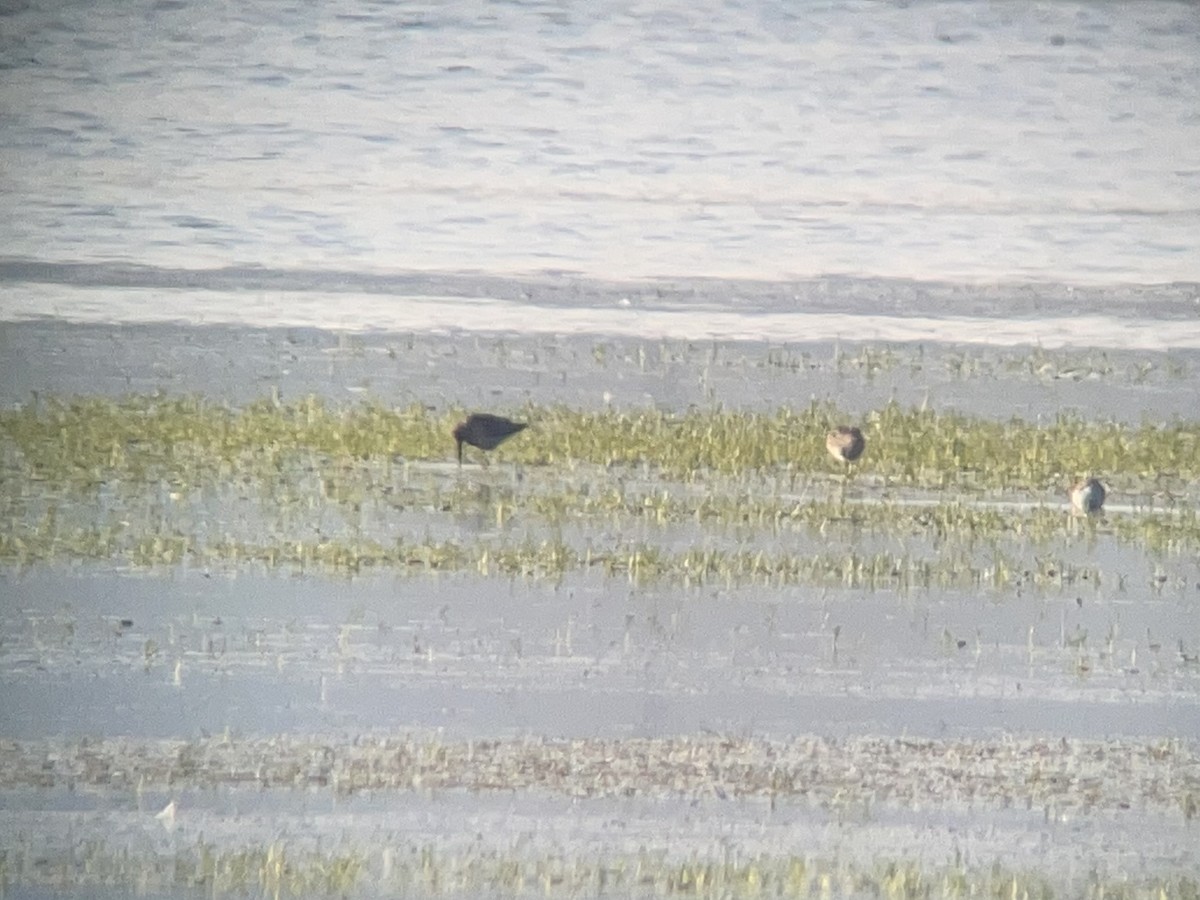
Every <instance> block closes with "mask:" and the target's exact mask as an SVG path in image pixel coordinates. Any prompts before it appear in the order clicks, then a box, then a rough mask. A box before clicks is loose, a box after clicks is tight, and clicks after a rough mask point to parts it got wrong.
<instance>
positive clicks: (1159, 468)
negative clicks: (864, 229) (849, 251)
mask: <svg viewBox="0 0 1200 900" xmlns="http://www.w3.org/2000/svg"><path fill="white" fill-rule="evenodd" d="M522 415H523V416H524V417H525V418H527V419H528V420H529V421H530V423H531V428H532V429H533V430H534V432H535V433H536V436H537V437H536V440H530V441H526V442H524V443H520V444H513V445H511V446H506V448H505V451H504V459H506V460H508V461H511V462H518V463H525V464H530V465H557V466H562V465H567V466H570V465H572V464H581V463H586V464H594V465H601V466H651V467H653V468H654V469H655V470H656V471H660V472H662V473H664V474H666V475H670V476H672V477H677V478H683V479H700V478H704V477H707V475H708V474H709V473H714V472H715V473H724V474H731V473H733V474H736V473H744V472H753V471H764V470H767V471H769V470H781V471H786V472H789V473H814V472H825V473H827V472H829V471H830V463H829V461H828V460H827V459H826V458H825V455H824V440H825V434H826V433H827V432H828V431H829V429H830V428H831V427H832V426H833V425H835V424H837V421H838V420H839V419H843V418H845V416H844V414H843V413H841V412H840V411H838V410H836V409H834V408H832V407H828V406H825V405H822V404H818V403H813V404H810V405H809V406H807V407H804V408H801V409H798V410H793V409H781V410H779V411H777V412H775V413H772V414H764V413H758V412H741V411H731V410H721V409H716V410H709V411H690V412H685V413H680V414H668V413H664V412H660V411H656V410H640V411H637V412H626V411H617V410H603V411H584V410H572V409H566V408H561V407H527V408H526V409H524V410H523V411H522ZM460 418H461V411H459V410H451V411H449V412H448V413H447V414H443V415H434V414H432V413H430V412H429V411H428V410H427V409H425V408H424V407H421V406H413V407H409V408H407V409H401V410H393V409H389V408H386V407H383V406H381V405H378V404H373V403H366V404H362V405H359V406H354V407H348V408H342V409H332V408H329V407H328V406H327V405H326V404H325V403H323V402H322V401H320V400H318V399H316V398H309V399H306V400H303V401H301V402H299V403H296V404H293V405H277V404H275V403H272V402H270V401H261V402H259V403H255V404H252V405H250V406H247V407H245V408H243V409H231V408H228V407H223V406H217V405H214V404H211V403H209V402H207V401H205V400H203V399H200V398H161V397H128V398H125V399H122V400H116V401H114V400H108V399H100V398H89V399H81V400H73V401H61V402H60V401H53V400H48V401H43V402H41V403H39V404H38V405H37V407H36V408H34V407H33V406H32V405H27V406H23V407H21V408H19V409H17V410H8V411H4V412H2V413H0V436H2V437H3V439H4V443H5V447H6V449H5V453H6V456H8V457H9V459H10V460H11V459H12V457H13V455H14V454H15V455H17V456H18V457H19V459H20V460H21V462H22V463H23V464H24V465H25V466H28V467H29V468H30V469H31V470H32V474H33V475H34V477H39V478H43V479H47V480H50V481H55V482H71V483H76V484H98V483H100V482H102V481H105V480H108V479H114V478H115V479H120V478H122V477H132V478H145V477H147V476H148V475H150V474H153V473H158V474H159V475H160V476H161V477H165V478H171V477H175V478H178V479H181V480H182V481H183V482H185V483H186V482H187V481H189V480H190V479H189V477H188V476H189V475H195V474H200V473H210V474H211V473H213V472H220V471H222V470H223V471H224V473H225V474H227V475H228V474H230V469H231V468H232V469H235V470H243V469H249V470H251V471H253V470H254V469H259V470H265V469H269V468H270V466H271V465H272V464H277V462H278V460H279V458H280V457H281V456H284V455H286V454H288V453H295V452H299V451H310V452H313V453H317V454H321V455H324V456H327V457H330V458H348V459H371V458H376V459H381V458H392V459H406V460H433V459H448V458H450V457H451V456H452V453H453V449H454V443H453V440H452V438H451V432H452V430H453V428H454V426H455V425H456V424H457V422H458V421H459V420H460ZM864 434H865V436H866V438H867V441H868V444H869V445H870V446H871V448H872V451H871V457H870V460H869V462H870V465H869V467H865V468H868V470H869V473H870V474H871V475H873V476H874V477H876V478H881V479H883V480H884V481H886V482H888V483H892V482H900V483H904V484H908V485H912V486H917V487H928V488H946V487H951V486H957V487H962V488H975V489H982V488H988V487H991V488H1014V487H1025V488H1037V489H1043V488H1047V487H1049V486H1051V485H1054V484H1055V483H1056V482H1057V481H1059V480H1062V479H1065V478H1067V477H1070V476H1071V475H1073V474H1074V473H1076V472H1082V471H1091V472H1097V473H1105V476H1106V477H1111V478H1114V479H1130V480H1133V479H1137V478H1148V479H1151V480H1159V479H1164V478H1176V479H1185V480H1195V479H1196V478H1197V477H1200V424H1196V423H1189V422H1176V423H1172V424H1170V425H1165V426H1151V425H1143V426H1140V427H1129V426H1125V425H1121V424H1118V423H1104V422H1099V423H1097V422H1085V421H1082V420H1079V419H1074V418H1070V417H1065V416H1064V417H1059V418H1058V419H1056V420H1055V421H1054V422H1052V423H1047V424H1038V423H1028V422H1023V421H1020V420H1012V421H1008V422H995V421H990V420H985V419H977V418H971V417H967V416H963V415H960V414H954V413H936V412H934V411H932V410H928V409H902V408H901V407H899V406H897V405H895V404H889V405H887V406H885V407H883V408H882V409H879V410H877V411H875V412H873V413H870V414H869V415H868V416H866V427H865V428H864Z"/></svg>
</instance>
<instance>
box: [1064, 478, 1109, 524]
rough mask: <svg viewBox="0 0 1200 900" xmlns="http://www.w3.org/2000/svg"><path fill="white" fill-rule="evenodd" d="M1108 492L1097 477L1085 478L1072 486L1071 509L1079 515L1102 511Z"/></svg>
mask: <svg viewBox="0 0 1200 900" xmlns="http://www.w3.org/2000/svg"><path fill="white" fill-rule="evenodd" d="M1107 493H1108V492H1107V491H1105V490H1104V485H1102V484H1101V483H1100V481H1099V480H1098V479H1096V478H1084V479H1083V480H1082V481H1079V482H1077V483H1076V484H1075V486H1074V487H1072V488H1071V511H1072V512H1073V513H1075V514H1076V515H1077V516H1088V515H1091V514H1092V513H1096V512H1100V507H1102V506H1103V505H1104V497H1105V495H1106V494H1107Z"/></svg>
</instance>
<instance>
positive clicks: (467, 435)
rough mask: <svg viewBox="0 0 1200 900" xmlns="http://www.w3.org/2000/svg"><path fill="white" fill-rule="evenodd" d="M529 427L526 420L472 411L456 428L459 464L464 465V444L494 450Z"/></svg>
mask: <svg viewBox="0 0 1200 900" xmlns="http://www.w3.org/2000/svg"><path fill="white" fill-rule="evenodd" d="M527 427H528V425H526V423H524V422H514V421H512V420H511V419H506V418H504V417H503V416H493V415H492V414H491V413H471V415H469V416H467V418H466V419H465V420H464V421H462V422H460V423H459V424H458V425H457V426H456V427H455V429H454V440H456V441H458V464H459V465H460V466H461V465H462V453H463V444H470V445H471V446H472V447H478V448H479V449H480V450H494V449H495V448H496V447H498V446H499V445H500V444H501V443H502V442H504V441H506V440H508V439H509V438H510V437H512V436H513V435H514V434H516V433H517V432H518V431H524V430H525V429H526V428H527Z"/></svg>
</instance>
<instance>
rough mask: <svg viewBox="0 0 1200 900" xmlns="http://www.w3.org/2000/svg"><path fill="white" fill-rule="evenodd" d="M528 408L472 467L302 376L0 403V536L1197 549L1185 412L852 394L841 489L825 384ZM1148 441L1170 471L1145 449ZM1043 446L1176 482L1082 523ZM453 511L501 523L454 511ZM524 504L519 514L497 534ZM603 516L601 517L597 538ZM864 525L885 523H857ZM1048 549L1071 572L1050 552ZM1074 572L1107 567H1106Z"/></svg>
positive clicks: (154, 547) (858, 569) (870, 566)
mask: <svg viewBox="0 0 1200 900" xmlns="http://www.w3.org/2000/svg"><path fill="white" fill-rule="evenodd" d="M526 413H527V414H528V415H529V418H530V419H531V420H532V421H533V422H535V425H534V426H533V427H534V428H535V429H536V430H537V440H531V441H526V442H522V443H517V444H511V445H506V446H505V448H504V450H503V451H502V452H503V454H504V455H503V456H502V459H504V460H508V461H509V463H513V462H515V463H516V465H518V466H521V469H520V472H519V474H518V470H517V469H516V468H513V467H512V466H511V465H509V464H505V463H502V464H499V465H496V466H493V467H491V469H490V470H479V469H474V470H472V471H471V472H470V473H468V475H466V476H464V475H463V474H461V473H459V472H458V471H457V470H456V467H455V468H453V469H451V468H448V467H447V468H439V466H438V462H436V460H446V459H452V458H453V453H454V443H453V440H452V438H451V437H450V432H451V430H452V428H453V426H454V423H455V422H457V421H458V414H457V412H456V411H452V412H451V413H449V414H447V415H445V416H441V417H436V416H434V415H432V414H431V413H430V412H429V411H428V410H426V409H425V408H424V407H412V408H409V409H404V410H389V409H385V408H383V407H380V406H378V405H374V404H364V405H359V406H353V407H348V408H345V409H331V408H329V407H327V406H326V405H325V404H323V403H321V402H319V401H317V400H312V399H310V400H306V401H303V402H301V403H297V404H295V405H291V406H280V405H277V404H275V403H273V402H268V401H263V402H260V403H256V404H252V405H250V406H248V407H246V408H244V409H231V408H227V407H223V406H217V405H214V404H210V403H207V402H205V401H203V400H200V399H195V398H156V397H131V398H126V399H123V400H119V401H113V400H102V399H95V398H92V399H86V400H78V401H71V402H56V401H42V402H41V403H39V404H38V407H37V409H34V408H32V407H22V408H20V409H16V410H10V411H7V412H3V413H0V465H2V466H3V470H4V473H5V477H4V480H3V486H2V487H0V516H2V520H0V521H2V527H0V559H3V560H7V561H9V562H13V563H16V564H18V565H27V564H30V563H35V562H39V561H46V560H52V559H56V558H66V559H94V560H108V561H111V562H118V563H123V564H128V565H134V566H171V565H178V564H180V563H182V562H184V561H187V562H189V563H192V564H228V565H236V564H239V563H242V562H254V563H256V564H262V565H267V566H272V567H274V566H289V567H296V568H299V569H308V568H319V569H329V570H334V571H345V572H356V571H361V570H363V569H367V568H377V567H388V568H394V569H399V570H403V571H407V572H421V571H447V570H464V569H471V570H477V571H480V572H485V573H494V574H503V575H518V576H521V577H556V576H557V575H560V574H562V573H563V572H566V571H569V570H572V569H580V568H585V569H586V568H597V569H600V570H603V571H605V572H606V573H608V574H609V575H612V576H628V577H630V578H633V579H634V580H636V581H645V580H648V579H649V580H664V579H665V580H670V581H677V582H680V583H684V584H689V585H695V584H703V583H708V582H718V583H726V584H734V583H744V582H757V583H778V584H796V583H811V584H823V585H827V584H843V585H848V586H864V587H870V588H879V587H890V588H897V589H902V590H906V589H911V588H914V587H929V586H948V585H958V586H978V585H981V584H987V585H989V586H992V587H1005V586H1010V585H1015V584H1019V583H1021V576H1020V574H1019V573H1023V572H1029V571H1037V568H1038V567H1037V566H1034V565H1031V564H1030V562H1029V561H1027V560H1026V561H1024V562H1023V561H1022V557H1023V556H1027V555H1028V553H1029V551H1030V549H1031V548H1035V547H1037V548H1043V549H1042V553H1043V555H1045V554H1046V553H1047V552H1049V553H1052V554H1057V553H1060V552H1061V549H1056V548H1055V547H1056V545H1058V544H1061V543H1062V542H1063V541H1064V540H1067V541H1072V540H1089V539H1092V538H1094V537H1095V536H1096V535H1097V534H1098V533H1100V534H1104V535H1108V536H1111V537H1113V538H1116V539H1118V540H1120V541H1122V542H1127V543H1130V544H1133V545H1135V546H1140V547H1143V548H1145V549H1147V550H1149V551H1151V552H1157V553H1179V552H1181V551H1184V550H1187V549H1189V548H1195V547H1197V546H1200V521H1198V519H1197V513H1196V510H1195V505H1194V504H1192V503H1190V502H1185V503H1183V504H1182V505H1180V504H1179V503H1176V505H1175V506H1174V507H1172V506H1171V505H1170V504H1171V502H1172V498H1183V499H1186V497H1187V496H1189V492H1190V491H1193V490H1194V488H1193V487H1192V485H1193V484H1194V482H1195V478H1196V474H1197V473H1196V469H1197V468H1198V467H1200V455H1198V454H1197V453H1196V452H1195V447H1196V441H1197V436H1198V434H1200V427H1197V426H1194V425H1188V424H1184V423H1177V424H1176V425H1174V426H1172V427H1171V428H1170V429H1148V428H1126V427H1122V426H1118V425H1114V424H1089V423H1084V422H1079V421H1075V420H1070V419H1061V420H1059V421H1057V422H1056V423H1055V424H1054V425H1053V426H1050V427H1047V428H1040V427H1034V426H1029V425H1027V424H1025V423H1021V422H1009V423H996V422H989V421H984V420H972V419H966V418H963V417H960V416H954V415H937V414H934V413H932V412H929V411H927V410H908V411H905V410H901V409H899V408H897V407H895V406H894V405H889V406H887V407H884V408H883V409H881V410H878V411H876V412H875V413H872V414H870V415H869V416H867V417H866V429H867V431H868V433H870V434H871V435H873V437H872V438H871V444H870V446H871V450H870V452H869V453H868V454H867V455H866V456H865V457H864V458H863V459H862V460H860V462H859V463H858V464H857V466H856V468H858V469H861V470H862V471H860V472H856V473H855V475H854V476H853V485H854V487H853V490H851V491H850V493H849V495H848V494H847V486H846V484H845V483H844V482H843V481H842V479H841V476H840V475H839V474H838V473H837V466H836V464H835V463H833V462H832V461H830V460H829V459H828V457H827V455H826V453H825V448H824V446H823V445H824V440H825V434H826V431H827V428H826V426H827V425H828V422H829V421H830V419H831V417H832V416H836V415H837V414H838V413H837V411H836V410H831V409H827V408H825V407H822V406H819V405H811V406H810V407H808V408H806V409H804V410H801V411H799V412H795V411H779V412H777V413H774V414H771V415H762V414H756V413H749V412H727V411H721V410H716V411H710V412H704V413H702V412H690V413H686V414H683V415H679V416H670V415H666V414H663V413H660V412H656V411H641V412H637V413H629V412H614V411H602V412H581V411H578V410H569V409H564V408H540V409H539V408H531V409H528V410H526ZM1061 448H1065V449H1061ZM1071 454H1074V456H1072V455H1071ZM1154 454H1159V456H1160V458H1161V460H1162V466H1164V467H1169V468H1161V467H1158V466H1157V465H1154V466H1151V465H1148V464H1147V458H1149V459H1151V460H1152V459H1153V458H1154ZM1064 458H1065V459H1066V462H1063V459H1064ZM521 460H524V462H521ZM1121 466H1125V467H1126V468H1125V469H1121V468H1120V467H1121ZM1058 467H1061V468H1063V469H1064V471H1066V470H1071V469H1084V470H1088V471H1107V472H1113V473H1114V474H1113V475H1112V476H1111V478H1110V480H1111V481H1113V482H1116V483H1118V484H1122V485H1123V486H1124V487H1125V490H1126V491H1129V490H1131V489H1132V490H1142V491H1145V492H1147V493H1146V494H1145V495H1144V496H1151V497H1153V496H1157V495H1158V494H1157V492H1158V491H1159V490H1160V489H1161V488H1162V486H1163V485H1164V484H1170V485H1172V488H1171V490H1172V491H1173V492H1174V493H1172V494H1164V495H1163V496H1165V497H1166V499H1165V500H1161V501H1159V503H1158V504H1157V506H1156V507H1154V508H1149V507H1147V508H1146V509H1139V510H1137V511H1136V512H1135V513H1132V514H1125V515H1114V516H1111V517H1106V518H1105V519H1104V520H1103V521H1097V522H1088V523H1085V524H1083V523H1081V524H1075V525H1072V523H1070V522H1069V520H1068V517H1067V516H1066V515H1065V510H1066V494H1065V489H1064V487H1063V485H1064V484H1065V483H1066V480H1065V479H1064V481H1063V482H1062V483H1060V484H1054V480H1055V478H1057V475H1056V474H1055V472H1056V468H1058ZM1147 472H1148V474H1143V473H1147ZM1047 483H1049V484H1050V487H1051V490H1049V491H1047V490H1046V485H1047ZM914 491H915V492H917V493H916V494H915V495H914V494H913V493H912V492H914ZM906 492H907V493H906ZM922 492H923V493H922ZM1047 493H1048V494H1049V497H1048V498H1046V499H1045V500H1043V501H1042V502H1036V503H1031V502H1030V501H1029V500H1028V499H1026V498H1029V497H1030V496H1039V495H1040V496H1043V497H1045V495H1046V494H1047ZM1117 496H1118V497H1119V496H1120V495H1119V494H1118V495H1117ZM1006 498H1010V499H1006ZM463 516H468V517H472V520H474V521H478V522H480V523H483V522H487V523H490V525H491V526H492V527H494V528H496V529H499V530H500V532H501V533H500V534H499V535H497V536H486V535H480V534H478V533H477V528H469V529H466V530H464V527H463V526H462V525H461V524H459V519H460V518H461V517H463ZM406 517H407V518H406ZM406 521H407V522H409V523H410V524H408V525H406V526H404V527H400V528H397V524H398V523H401V522H406ZM517 522H519V523H521V530H520V533H518V534H514V535H509V534H506V532H507V531H508V530H510V529H511V528H512V527H513V523H517ZM314 523H316V528H317V531H318V534H316V535H314V534H313V528H314ZM214 526H215V527H214ZM684 527H690V528H695V529H697V531H696V533H693V535H692V537H691V538H689V539H688V540H687V541H686V542H684V543H686V545H687V549H682V548H681V547H680V546H678V543H679V540H678V539H677V538H675V537H672V535H673V534H674V533H675V532H676V531H678V529H680V528H684ZM646 528H652V529H655V531H654V532H653V533H647V532H646V531H645V529H646ZM430 529H434V531H435V532H437V534H436V535H435V534H431V533H429V532H430ZM564 529H568V530H569V532H570V535H569V536H564V534H565V532H564ZM593 529H612V530H613V532H614V536H613V537H612V538H611V539H606V540H601V541H597V540H595V539H592V538H590V537H588V536H587V535H588V532H590V531H592V530H593ZM622 535H628V537H623V536H622ZM701 536H702V537H701ZM868 538H870V539H874V540H875V541H876V542H877V544H878V542H883V543H882V544H879V545H872V546H865V545H863V544H862V541H863V540H864V539H868ZM796 539H800V543H797V542H796ZM831 541H832V542H833V543H832V544H831V543H830V542H831ZM814 542H816V543H814ZM1051 558H1053V556H1051ZM1057 571H1059V572H1060V573H1063V572H1070V571H1072V569H1071V566H1069V565H1064V564H1063V563H1061V562H1060V563H1059V564H1058V566H1057ZM1079 577H1080V578H1083V579H1085V580H1090V581H1091V582H1092V583H1096V582H1098V580H1099V579H1100V578H1101V573H1100V572H1098V571H1095V570H1091V571H1086V570H1085V571H1082V572H1081V573H1080V574H1079Z"/></svg>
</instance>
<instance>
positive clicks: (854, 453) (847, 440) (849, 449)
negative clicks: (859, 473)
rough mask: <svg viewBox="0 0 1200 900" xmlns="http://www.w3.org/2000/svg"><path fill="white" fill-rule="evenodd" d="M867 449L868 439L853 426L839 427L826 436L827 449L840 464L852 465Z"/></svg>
mask: <svg viewBox="0 0 1200 900" xmlns="http://www.w3.org/2000/svg"><path fill="white" fill-rule="evenodd" d="M866 448H867V439H866V438H864V437H863V433H862V432H861V431H859V430H858V429H857V428H855V427H854V426H853V425H839V426H838V427H837V428H835V429H833V431H831V432H829V434H827V435H825V449H826V450H828V451H829V455H830V456H832V457H833V458H834V459H836V460H837V461H838V462H840V463H852V462H854V461H855V460H856V459H858V458H859V457H860V456H862V454H863V450H865V449H866Z"/></svg>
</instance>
